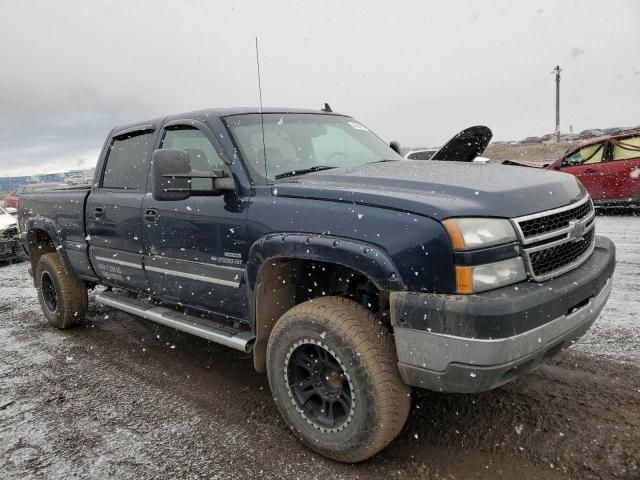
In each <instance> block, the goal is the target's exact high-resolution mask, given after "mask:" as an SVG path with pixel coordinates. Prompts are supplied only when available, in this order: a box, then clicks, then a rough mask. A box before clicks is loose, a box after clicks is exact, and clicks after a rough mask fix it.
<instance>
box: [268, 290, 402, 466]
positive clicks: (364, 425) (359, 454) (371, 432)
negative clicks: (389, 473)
mask: <svg viewBox="0 0 640 480" xmlns="http://www.w3.org/2000/svg"><path fill="white" fill-rule="evenodd" d="M396 361H397V360H396V355H395V349H394V343H393V339H392V336H391V335H390V333H389V331H388V330H387V328H386V327H384V326H383V325H382V324H381V323H380V322H379V320H378V318H377V317H376V316H374V315H373V314H372V313H370V312H369V311H367V310H366V309H364V308H363V307H362V306H360V305H358V304H357V303H355V302H353V301H351V300H348V299H345V298H340V297H324V298H319V299H314V300H310V301H308V302H305V303H302V304H300V305H298V306H296V307H294V308H292V309H291V310H289V311H288V312H287V313H285V314H284V315H283V316H282V317H281V318H280V320H278V322H277V324H276V326H275V327H274V329H273V332H272V333H271V336H270V338H269V345H268V349H267V365H268V367H267V373H268V376H269V385H270V387H271V391H272V393H273V396H274V400H275V402H276V405H277V406H278V409H279V410H280V413H281V414H282V416H283V418H284V419H285V421H286V422H287V423H288V425H289V426H290V427H291V429H292V431H293V432H294V433H295V434H296V436H297V437H298V438H300V440H302V442H303V443H304V444H306V445H307V446H308V447H309V448H311V449H313V450H315V451H317V452H319V453H320V454H322V455H324V456H326V457H329V458H333V459H335V460H339V461H343V462H359V461H362V460H365V459H367V458H369V457H370V456H372V455H374V454H375V453H377V452H379V451H380V450H382V449H383V448H384V447H386V446H387V445H388V444H389V442H391V440H393V439H394V438H395V437H396V436H397V435H398V433H399V432H400V431H401V430H402V427H403V426H404V424H405V422H406V419H407V416H408V414H409V408H410V404H411V399H410V389H409V387H408V386H407V385H405V384H404V383H403V381H402V379H401V378H400V375H399V373H398V370H397V367H396Z"/></svg>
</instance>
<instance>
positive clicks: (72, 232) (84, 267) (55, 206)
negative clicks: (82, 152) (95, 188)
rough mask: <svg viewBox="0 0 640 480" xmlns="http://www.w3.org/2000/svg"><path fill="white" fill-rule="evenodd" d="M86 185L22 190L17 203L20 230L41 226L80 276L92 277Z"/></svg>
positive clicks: (87, 189)
mask: <svg viewBox="0 0 640 480" xmlns="http://www.w3.org/2000/svg"><path fill="white" fill-rule="evenodd" d="M90 191H91V186H89V185H79V186H78V185H76V186H70V187H65V188H56V189H51V190H41V191H37V192H29V193H23V194H22V195H21V196H20V200H19V203H18V211H19V218H20V231H21V232H26V231H30V230H31V229H34V228H35V229H42V230H44V231H46V232H47V233H48V234H49V236H50V237H51V238H52V239H53V241H54V243H55V247H56V249H57V250H59V251H61V253H62V254H63V257H64V259H65V263H66V264H67V267H68V268H70V269H71V270H72V271H73V272H75V273H76V274H77V275H78V276H79V277H80V278H84V279H93V278H95V276H94V273H93V269H92V268H91V266H90V263H89V256H88V243H87V240H86V237H87V234H86V226H85V223H86V219H85V204H86V200H87V197H88V196H89V193H90Z"/></svg>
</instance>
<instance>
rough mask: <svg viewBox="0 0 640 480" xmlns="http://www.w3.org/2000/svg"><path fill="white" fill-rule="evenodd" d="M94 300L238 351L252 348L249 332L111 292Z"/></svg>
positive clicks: (251, 338)
mask: <svg viewBox="0 0 640 480" xmlns="http://www.w3.org/2000/svg"><path fill="white" fill-rule="evenodd" d="M95 299H96V301H97V302H98V303H99V304H101V305H105V306H107V307H113V308H116V309H118V310H122V311H123V312H126V313H130V314H131V315H136V316H138V317H142V318H144V319H146V320H151V321H152V322H156V323H159V324H161V325H165V326H167V327H171V328H175V329H176V330H180V331H182V332H186V333H190V334H192V335H195V336H196V337H202V338H206V339H207V340H210V341H212V342H215V343H219V344H220V345H224V346H226V347H230V348H233V349H235V350H240V351H241V352H245V353H249V352H250V351H251V349H252V348H253V341H254V340H255V336H254V335H253V333H251V332H249V331H240V330H235V329H233V328H230V327H227V326H225V325H220V324H215V323H214V322H213V321H207V320H204V319H202V318H199V317H194V316H192V315H186V314H181V313H180V312H177V311H175V310H171V309H170V308H166V307H160V306H157V305H154V304H152V303H146V302H141V301H140V300H135V299H132V298H129V297H126V296H123V295H118V294H116V293H113V292H104V293H99V294H97V295H96V296H95Z"/></svg>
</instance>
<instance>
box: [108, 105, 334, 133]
mask: <svg viewBox="0 0 640 480" xmlns="http://www.w3.org/2000/svg"><path fill="white" fill-rule="evenodd" d="M260 112H261V110H260V108H258V107H230V108H207V109H204V110H194V111H191V112H184V113H177V114H174V115H167V116H165V117H159V118H154V119H151V120H145V121H141V122H135V123H130V124H127V125H120V126H117V127H115V128H114V130H113V134H114V135H122V134H124V133H127V132H128V131H130V130H139V129H140V128H141V127H143V128H154V129H155V128H157V127H159V126H160V125H162V124H163V123H164V122H165V121H173V120H181V119H191V120H200V121H203V122H206V121H207V120H210V119H212V118H222V117H230V116H232V115H249V114H259V113H260ZM262 113H265V114H269V113H282V114H286V113H305V114H314V115H319V114H322V115H336V116H344V115H342V114H340V113H336V112H325V111H323V110H310V109H304V108H290V107H269V108H263V109H262Z"/></svg>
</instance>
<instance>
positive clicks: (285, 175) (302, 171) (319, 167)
mask: <svg viewBox="0 0 640 480" xmlns="http://www.w3.org/2000/svg"><path fill="white" fill-rule="evenodd" d="M332 168H338V167H329V166H327V165H316V166H314V167H311V168H301V169H299V170H291V171H289V172H284V173H279V174H278V175H276V180H280V179H281V178H288V177H295V176H296V175H304V174H305V173H312V172H320V171H322V170H330V169H332Z"/></svg>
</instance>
